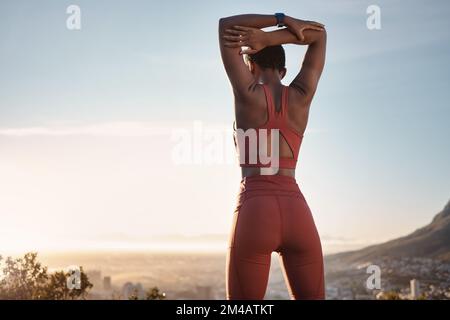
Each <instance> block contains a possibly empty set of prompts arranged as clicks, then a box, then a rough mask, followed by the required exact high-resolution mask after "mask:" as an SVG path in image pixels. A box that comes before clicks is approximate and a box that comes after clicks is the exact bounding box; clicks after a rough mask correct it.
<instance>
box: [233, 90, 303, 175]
mask: <svg viewBox="0 0 450 320" xmlns="http://www.w3.org/2000/svg"><path fill="white" fill-rule="evenodd" d="M262 86H263V89H264V93H265V95H266V102H267V117H268V119H267V122H266V123H265V124H263V125H261V126H259V127H257V128H252V129H254V130H255V133H256V134H253V135H252V134H248V131H249V130H250V129H249V130H247V131H243V130H241V131H240V133H241V134H242V133H244V134H245V135H244V136H243V137H241V139H239V138H238V139H237V137H236V136H237V132H238V131H237V130H236V126H235V125H236V122H234V123H233V129H234V132H233V139H234V145H235V147H236V148H237V151H238V157H239V163H240V166H241V167H270V166H271V162H269V163H267V162H268V161H267V160H269V159H265V160H264V161H263V162H261V156H260V152H259V150H260V142H259V141H260V132H261V129H266V130H265V131H263V132H262V134H264V133H266V132H267V133H268V137H267V140H266V141H267V142H268V144H270V142H271V138H270V137H271V134H270V133H271V132H272V131H271V129H278V130H279V131H278V133H279V135H280V138H281V136H283V137H284V139H285V140H286V143H287V144H288V146H289V147H290V149H291V151H292V154H293V157H282V156H279V158H278V164H279V165H278V167H279V168H286V169H295V166H296V164H297V159H298V154H299V151H300V145H301V143H302V140H303V134H300V133H299V132H298V131H297V130H295V129H294V128H292V127H291V126H290V125H289V123H288V110H287V105H288V90H289V87H288V86H284V85H283V89H282V93H281V109H280V111H279V112H277V111H276V110H275V106H274V103H273V99H272V94H271V92H270V89H269V88H268V87H267V85H265V84H264V85H262ZM251 137H253V138H256V141H254V143H256V146H257V147H256V149H255V151H257V155H254V152H253V156H251V155H250V154H249V153H250V152H251V150H250V148H249V143H250V141H249V140H250V139H251ZM242 143H245V146H243V145H241V144H242ZM239 150H242V151H244V150H245V152H244V153H245V159H242V153H241V152H239ZM261 154H267V152H264V151H262V152H261ZM255 157H256V159H255ZM250 158H252V159H251V160H252V161H250ZM272 165H273V164H272Z"/></svg>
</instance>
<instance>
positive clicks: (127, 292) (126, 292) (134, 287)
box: [121, 282, 145, 300]
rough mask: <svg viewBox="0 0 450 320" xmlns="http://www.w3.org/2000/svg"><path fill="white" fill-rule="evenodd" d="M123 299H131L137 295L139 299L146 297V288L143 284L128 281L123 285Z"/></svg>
mask: <svg viewBox="0 0 450 320" xmlns="http://www.w3.org/2000/svg"><path fill="white" fill-rule="evenodd" d="M121 296H122V299H123V300H129V299H130V298H131V297H137V298H138V299H144V298H145V292H144V288H143V287H142V284H140V283H137V284H133V283H132V282H127V283H125V284H124V285H123V287H122V294H121Z"/></svg>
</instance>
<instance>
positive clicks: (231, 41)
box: [223, 17, 326, 105]
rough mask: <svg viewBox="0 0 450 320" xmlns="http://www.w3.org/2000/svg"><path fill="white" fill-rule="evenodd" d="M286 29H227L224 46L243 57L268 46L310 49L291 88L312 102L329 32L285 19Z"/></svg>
mask: <svg viewBox="0 0 450 320" xmlns="http://www.w3.org/2000/svg"><path fill="white" fill-rule="evenodd" d="M285 23H286V26H287V28H286V29H282V30H277V31H272V32H264V31H262V30H260V29H257V28H249V27H244V26H234V27H233V28H232V29H226V30H225V33H224V35H223V38H224V40H226V42H224V46H226V47H230V48H241V47H242V46H247V47H248V49H245V50H240V52H239V53H240V54H246V53H247V54H253V53H256V52H258V51H260V50H262V49H263V48H265V47H267V46H274V45H281V44H288V43H291V44H299V45H308V50H307V52H306V55H305V58H304V60H303V64H302V67H301V70H300V72H299V73H298V75H297V76H296V77H295V79H294V80H293V81H292V82H291V84H290V86H291V87H292V88H294V89H296V91H297V92H298V94H299V95H301V96H302V98H305V99H306V101H305V102H306V104H308V105H309V103H310V102H311V100H312V97H313V96H314V93H315V91H316V88H317V85H318V82H319V79H320V76H321V74H322V70H323V67H324V64H325V49H326V31H325V28H324V26H323V25H322V24H320V23H317V22H313V21H303V20H299V19H295V18H291V17H286V19H285Z"/></svg>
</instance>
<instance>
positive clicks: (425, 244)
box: [325, 201, 450, 264]
mask: <svg viewBox="0 0 450 320" xmlns="http://www.w3.org/2000/svg"><path fill="white" fill-rule="evenodd" d="M382 257H391V258H395V257H397V258H398V257H421V258H434V259H441V260H445V261H450V201H449V202H448V203H447V205H446V206H445V207H444V209H443V210H442V211H441V212H439V213H438V214H437V215H436V216H435V217H434V218H433V220H432V221H431V223H430V224H428V225H426V226H425V227H422V228H420V229H417V230H416V231H414V232H413V233H411V234H409V235H407V236H404V237H401V238H398V239H394V240H390V241H387V242H384V243H381V244H377V245H372V246H369V247H366V248H363V249H360V250H355V251H348V252H342V253H337V254H333V255H329V256H326V257H325V261H327V262H330V263H333V262H338V261H339V262H345V263H346V264H353V263H363V262H367V261H373V260H375V259H377V258H382Z"/></svg>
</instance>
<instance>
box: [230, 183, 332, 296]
mask: <svg viewBox="0 0 450 320" xmlns="http://www.w3.org/2000/svg"><path fill="white" fill-rule="evenodd" d="M273 251H276V252H278V253H279V257H280V262H281V265H282V270H283V274H284V277H285V280H286V282H287V286H288V290H289V294H290V296H291V299H324V298H325V292H324V291H325V290H324V275H323V256H322V247H321V244H320V239H319V235H318V233H317V229H316V226H315V224H314V220H313V217H312V214H311V211H310V209H309V207H308V204H307V203H306V201H305V198H304V197H303V194H302V193H301V191H300V189H299V187H298V185H297V183H296V181H295V178H292V177H288V176H280V175H272V176H252V177H245V178H243V179H242V181H241V186H240V192H239V195H238V201H237V206H236V210H235V212H234V216H233V226H232V231H231V234H230V237H229V242H228V253H227V267H226V295H227V296H226V298H227V299H228V300H235V299H252V300H262V299H263V298H264V295H265V292H266V288H267V281H268V277H269V269H270V258H271V254H272V252H273Z"/></svg>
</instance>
